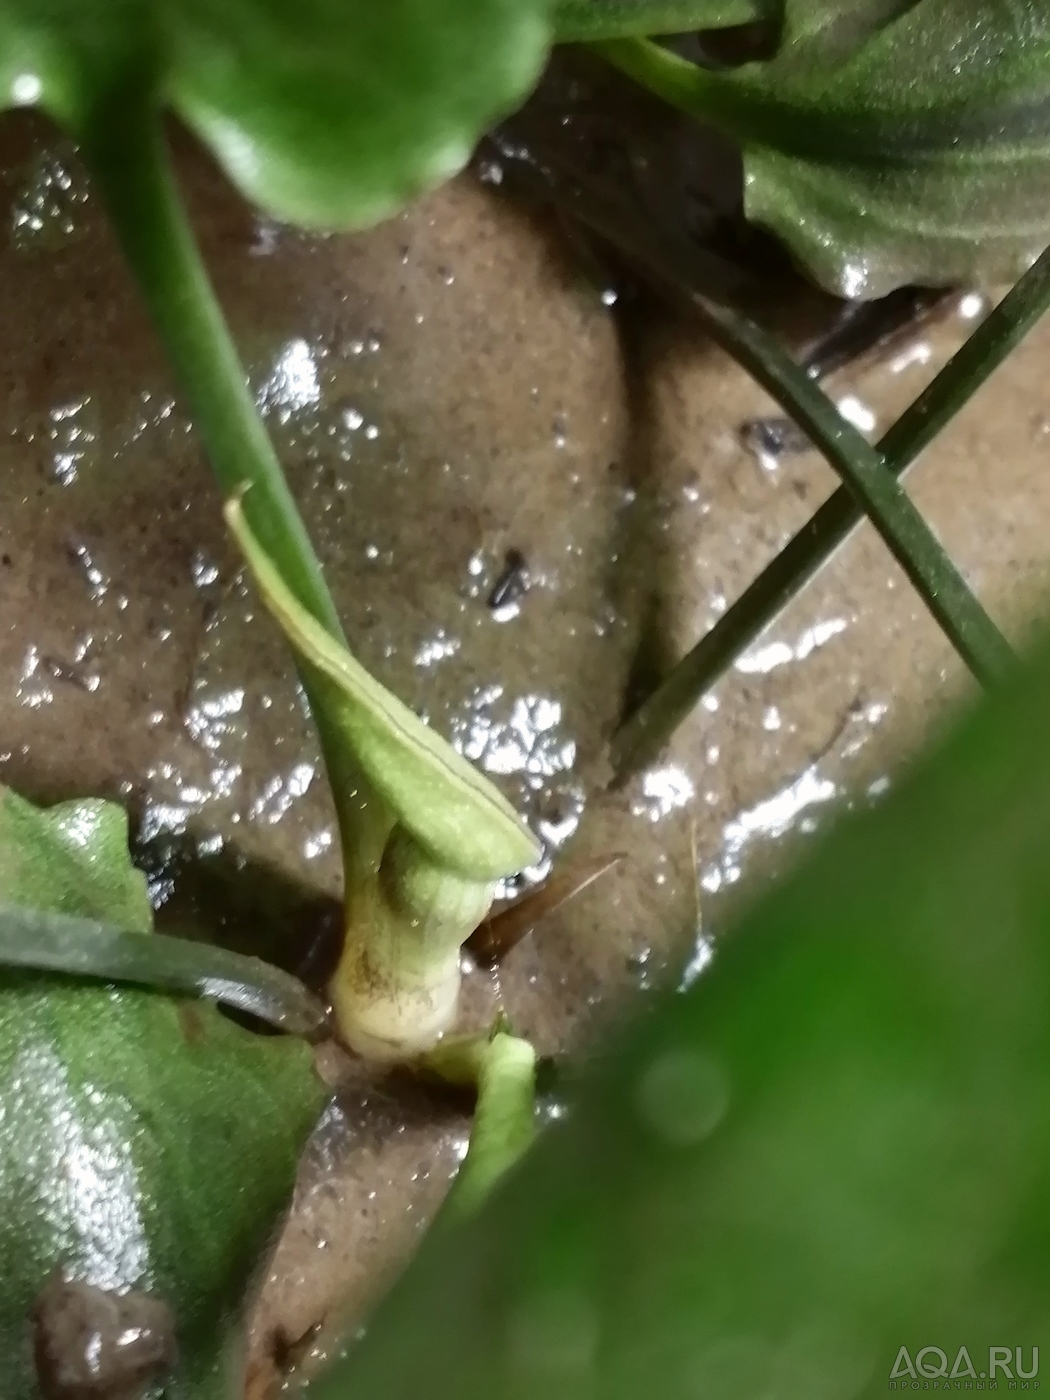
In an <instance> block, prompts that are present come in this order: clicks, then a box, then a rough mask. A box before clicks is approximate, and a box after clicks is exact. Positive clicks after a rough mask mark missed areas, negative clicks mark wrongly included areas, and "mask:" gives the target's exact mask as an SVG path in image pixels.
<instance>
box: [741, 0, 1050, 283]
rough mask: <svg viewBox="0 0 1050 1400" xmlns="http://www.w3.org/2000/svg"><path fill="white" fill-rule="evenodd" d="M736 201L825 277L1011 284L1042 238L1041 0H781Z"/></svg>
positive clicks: (1045, 69) (1045, 38)
mask: <svg viewBox="0 0 1050 1400" xmlns="http://www.w3.org/2000/svg"><path fill="white" fill-rule="evenodd" d="M736 81H737V82H738V84H739V85H740V87H741V88H742V90H743V91H744V92H745V93H746V94H747V95H748V96H749V97H753V98H755V99H756V100H757V102H758V107H757V108H756V116H757V121H756V124H755V125H754V126H753V127H752V129H751V130H750V131H749V133H748V137H749V139H748V143H747V195H746V198H747V209H748V213H749V215H750V216H751V217H752V218H753V219H755V220H757V221H758V222H760V223H764V224H766V225H767V226H769V227H770V228H772V229H774V230H775V231H776V232H777V233H778V234H780V235H781V236H782V237H783V238H785V239H786V241H787V242H788V243H789V244H791V246H792V247H793V248H794V249H795V251H796V252H797V253H798V254H799V256H800V258H801V259H802V260H803V261H804V262H805V263H806V265H807V266H808V267H809V268H810V269H811V270H812V271H813V273H814V274H815V276H816V277H817V279H818V280H819V281H821V282H822V283H823V284H824V285H826V286H828V287H830V288H831V289H832V290H834V291H837V292H839V293H840V294H842V295H846V296H852V297H876V296H881V295H883V294H884V293H886V292H888V291H890V290H892V289H893V288H894V287H897V286H900V285H902V284H905V283H909V282H911V283H918V284H932V285H938V286H940V285H952V284H966V283H972V282H975V281H977V282H981V281H988V280H1003V281H1012V280H1014V279H1015V278H1016V277H1018V276H1019V275H1020V274H1021V273H1022V272H1023V271H1024V270H1025V268H1026V267H1027V266H1028V265H1029V264H1030V263H1031V262H1032V260H1033V259H1034V258H1035V257H1036V256H1037V255H1038V254H1039V253H1040V252H1041V251H1042V250H1043V248H1044V247H1045V245H1046V244H1047V242H1048V241H1050V11H1048V10H1047V8H1046V6H1044V5H1002V4H998V3H995V0H905V2H903V3H902V0H866V3H862V4H860V5H857V4H856V3H853V0H788V4H787V6H786V32H785V37H784V43H783V47H782V50H781V52H780V54H779V55H778V56H777V58H776V59H774V60H773V61H772V62H771V63H769V64H765V65H763V66H761V67H758V66H753V67H751V68H750V69H749V70H748V71H747V72H741V74H739V75H738V77H737V79H736Z"/></svg>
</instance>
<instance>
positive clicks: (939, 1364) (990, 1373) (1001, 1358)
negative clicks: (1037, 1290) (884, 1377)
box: [890, 1347, 1039, 1391]
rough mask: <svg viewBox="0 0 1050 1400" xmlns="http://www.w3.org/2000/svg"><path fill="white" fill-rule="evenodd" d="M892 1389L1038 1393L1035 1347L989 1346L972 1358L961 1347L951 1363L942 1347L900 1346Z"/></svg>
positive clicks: (1037, 1358)
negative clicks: (912, 1350)
mask: <svg viewBox="0 0 1050 1400" xmlns="http://www.w3.org/2000/svg"><path fill="white" fill-rule="evenodd" d="M890 1389H891V1390H941V1391H944V1390H1038V1389H1039V1348H1038V1347H989V1348H988V1355H987V1358H986V1357H985V1355H984V1353H983V1352H975V1353H974V1355H973V1356H972V1357H971V1355H970V1353H969V1351H968V1350H967V1349H966V1347H960V1348H959V1350H958V1352H957V1353H956V1355H955V1359H954V1361H953V1360H952V1359H951V1357H950V1355H949V1353H948V1352H946V1351H945V1350H944V1348H943V1347H920V1348H919V1350H918V1351H916V1352H915V1354H914V1356H913V1355H912V1353H911V1352H910V1351H909V1350H908V1348H907V1347H901V1349H900V1351H899V1352H898V1353H897V1359H896V1361H895V1362H894V1363H893V1370H892V1371H891V1372H890Z"/></svg>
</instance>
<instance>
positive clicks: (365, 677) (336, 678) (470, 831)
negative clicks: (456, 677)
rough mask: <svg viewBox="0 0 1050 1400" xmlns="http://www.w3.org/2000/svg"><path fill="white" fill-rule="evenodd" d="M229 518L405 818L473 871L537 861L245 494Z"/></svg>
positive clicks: (341, 719) (356, 749) (370, 770)
mask: <svg viewBox="0 0 1050 1400" xmlns="http://www.w3.org/2000/svg"><path fill="white" fill-rule="evenodd" d="M226 520H227V523H228V524H229V527H230V530H231V531H232V533H233V535H234V538H235V539H236V540H237V543H238V545H239V546H240V549H241V553H242V554H243V555H244V558H245V560H246V562H247V564H248V567H249V569H250V570H251V573H252V577H253V579H254V580H255V583H256V586H257V587H258V589H259V592H260V593H261V594H262V597H263V601H264V602H265V603H266V606H267V608H268V609H269V610H270V612H271V613H272V614H273V616H274V617H275V618H276V620H277V622H278V624H279V625H280V628H281V631H282V632H283V633H284V635H285V638H286V639H287V641H288V643H289V645H290V646H291V648H292V650H293V651H294V652H295V655H296V657H297V658H298V659H299V661H300V663H301V664H302V665H303V667H304V669H305V670H306V671H307V672H308V673H309V675H310V676H311V678H312V680H313V685H314V688H315V690H316V691H317V693H318V695H320V696H322V697H323V698H324V702H325V711H326V713H327V714H328V715H330V716H331V718H332V722H333V723H334V724H335V726H337V727H338V729H339V730H340V732H341V733H342V735H343V736H344V739H345V742H346V746H347V748H348V750H349V751H350V752H351V753H352V754H353V756H354V759H355V761H356V762H357V764H358V765H359V766H360V767H361V769H362V770H363V771H364V773H365V774H366V775H367V777H368V780H369V782H370V783H371V784H372V786H373V787H374V789H375V790H376V792H377V793H379V795H380V796H381V797H382V798H383V799H384V801H385V802H386V803H387V805H388V806H389V808H390V811H391V813H392V814H393V816H394V818H395V819H396V821H397V822H398V824H399V825H400V826H403V827H404V828H405V830H406V831H408V832H409V833H410V834H411V835H412V836H413V837H414V838H415V840H416V841H417V842H418V843H419V845H420V846H421V847H422V848H423V849H424V850H425V851H426V852H428V853H429V855H430V856H431V857H432V858H433V861H434V863H435V864H436V865H440V866H441V867H442V868H443V869H447V870H450V871H453V872H455V873H456V874H458V875H463V876H466V877H468V878H470V879H475V880H481V881H491V880H498V879H501V878H502V877H503V876H505V875H513V874H515V873H516V872H517V871H519V870H522V869H524V867H525V866H527V865H529V864H530V863H531V862H532V861H534V860H536V858H537V857H538V855H539V846H538V844H537V842H536V839H535V837H534V836H533V835H532V833H531V832H530V831H529V829H528V827H526V826H525V824H524V822H523V821H522V820H521V818H520V817H519V816H518V814H517V813H516V812H515V810H514V808H513V807H512V806H511V805H510V803H509V802H508V801H507V800H506V798H505V797H504V796H503V794H502V793H501V792H500V791H499V790H498V789H497V788H495V787H494V786H493V785H492V784H491V783H490V782H489V781H488V780H487V779H486V778H483V777H482V776H481V774H480V773H479V772H478V771H477V769H476V768H475V767H474V766H473V765H472V764H471V763H468V761H467V760H466V759H465V758H464V757H463V756H462V755H461V754H458V753H457V752H456V750H455V749H454V748H453V747H452V745H451V744H449V743H448V742H447V741H446V740H444V739H442V738H441V736H440V735H439V734H436V733H435V732H434V730H432V729H431V728H430V727H429V726H428V725H426V724H424V723H423V721H422V720H421V719H420V718H419V717H418V715H415V714H413V712H412V711H411V710H410V709H409V708H408V706H407V705H405V704H403V703H402V702H401V701H400V700H398V698H397V697H396V696H395V695H391V693H390V692H389V691H388V690H386V689H385V688H384V687H383V686H381V685H380V684H379V682H378V681H376V680H374V679H373V678H372V677H371V676H370V675H369V674H368V672H367V671H366V670H365V668H364V667H363V666H362V665H361V663H360V662H359V661H357V660H356V659H355V658H354V657H353V656H352V655H351V654H350V652H349V651H348V650H347V649H346V647H343V646H340V645H339V644H338V643H337V642H335V641H334V640H333V639H332V638H331V637H330V636H329V635H328V633H327V632H326V631H325V630H324V628H323V627H321V626H320V625H319V624H318V623H317V622H316V621H315V619H314V618H312V617H311V616H310V614H309V613H308V612H307V611H306V610H305V608H303V607H301V606H300V604H299V603H298V602H297V601H296V599H295V598H294V596H293V595H292V593H291V591H290V589H288V588H287V587H286V585H285V584H284V582H283V580H282V579H281V577H280V575H279V574H278V572H277V570H276V569H275V568H274V566H273V564H272V563H271V562H270V560H269V559H268V558H267V557H266V555H265V554H264V553H263V551H262V550H261V549H260V548H259V545H258V544H257V543H256V540H255V538H254V536H253V535H252V533H251V531H250V530H249V529H248V526H247V524H246V522H245V519H244V512H243V510H242V508H241V503H240V500H239V499H237V498H234V499H233V500H231V501H229V502H228V503H227V505H226Z"/></svg>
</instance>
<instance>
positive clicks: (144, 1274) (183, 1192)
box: [0, 790, 322, 1400]
mask: <svg viewBox="0 0 1050 1400" xmlns="http://www.w3.org/2000/svg"><path fill="white" fill-rule="evenodd" d="M126 835H127V833H126V824H125V818H124V814H123V812H122V811H121V810H120V809H119V808H117V807H115V806H113V805H111V804H108V803H103V802H97V801H84V802H68V803H63V804H61V805H60V806H58V807H53V808H51V809H50V810H49V811H43V812H42V811H39V810H38V809H36V808H34V807H32V806H30V804H29V803H27V802H25V801H23V800H22V799H21V798H19V797H17V796H16V795H15V794H14V793H12V792H10V791H8V790H2V791H0V900H3V901H5V902H8V901H9V902H12V903H14V902H17V903H19V904H21V905H29V906H35V907H36V908H38V909H42V910H53V911H61V912H63V913H66V914H73V915H85V916H89V917H100V918H104V919H120V920H121V921H122V922H124V923H125V924H127V925H128V926H129V927H131V928H135V929H138V930H140V934H141V936H142V937H143V938H147V937H149V936H150V935H149V932H148V930H149V928H150V924H151V915H150V907H149V901H148V899H147V897H146V889H145V883H144V880H143V878H142V876H141V874H140V873H139V872H138V871H136V870H135V869H134V868H133V867H132V865H131V862H130V860H129V858H128V853H127V841H126ZM321 1102H322V1089H321V1085H320V1082H319V1080H318V1079H317V1077H316V1074H315V1072H314V1070H313V1065H312V1058H311V1054H310V1051H309V1049H308V1047H306V1046H305V1045H303V1044H302V1043H300V1042H297V1041H293V1040H289V1039H286V1038H283V1037H264V1036H258V1035H253V1034H251V1033H249V1032H248V1031H245V1030H242V1029H241V1028H240V1027H238V1026H235V1025H234V1024H233V1023H232V1022H230V1021H229V1020H227V1019H226V1018H225V1017H223V1016H221V1015H220V1014H219V1013H218V1011H217V1010H216V1009H215V1008H214V1007H213V1006H210V1005H207V1004H200V1003H195V1002H184V1001H178V1000H176V999H174V998H171V997H167V996H163V995H159V994H156V993H152V992H140V991H117V990H115V989H114V988H111V987H99V986H91V985H88V984H86V983H84V982H82V981H79V980H67V979H59V978H53V977H48V976H42V975H37V974H30V973H22V972H10V971H3V972H0V1113H2V1116H3V1132H2V1134H0V1199H2V1200H3V1202H4V1206H3V1210H2V1212H0V1270H2V1272H3V1276H4V1288H3V1291H2V1296H0V1351H2V1354H3V1356H4V1400H36V1397H37V1389H36V1383H35V1379H34V1372H33V1362H32V1353H31V1334H30V1330H29V1326H28V1317H29V1314H30V1311H31V1309H32V1307H33V1305H34V1302H35V1300H36V1299H37V1298H38V1296H39V1295H40V1293H41V1290H42V1289H43V1287H44V1286H45V1283H46V1282H47V1280H48V1278H49V1276H50V1275H51V1274H52V1271H53V1270H55V1269H56V1268H61V1269H63V1270H65V1271H66V1272H67V1273H68V1274H70V1275H71V1276H73V1277H75V1278H76V1279H78V1280H82V1281H84V1282H86V1283H89V1284H92V1285H94V1286H96V1287H98V1288H101V1289H104V1290H107V1291H124V1290H127V1289H135V1290H139V1291H149V1292H152V1293H153V1294H154V1295H155V1296H156V1297H158V1298H161V1299H163V1300H164V1301H165V1302H166V1303H167V1304H168V1305H169V1306H170V1308H171V1309H172V1311H173V1313H174V1316H175V1319H176V1324H177V1330H178V1344H179V1354H180V1361H179V1364H178V1369H177V1371H176V1373H175V1375H174V1376H173V1378H172V1380H171V1382H170V1384H169V1385H168V1387H167V1388H166V1390H165V1392H164V1394H165V1397H166V1400H212V1397H216V1400H217V1397H219V1396H220V1395H222V1394H223V1393H224V1389H225V1383H224V1380H223V1365H224V1363H223V1352H224V1348H225V1346H226V1344H227V1339H228V1333H229V1326H230V1322H231V1318H232V1317H233V1315H234V1313H235V1310H236V1309H237V1307H238V1305H239V1303H240V1301H241V1299H242V1296H243V1294H244V1290H245V1288H246V1286H247V1283H248V1281H249V1279H250V1276H251V1273H252V1270H253V1269H254V1267H255V1266H256V1264H257V1261H258V1259H259V1255H260V1252H261V1251H262V1249H263V1248H264V1247H265V1245H266V1243H267V1241H268V1239H269V1237H270V1235H271V1233H272V1231H273V1229H274V1226H275V1224H276V1222H277V1219H278V1217H279V1215H280V1212H281V1211H282V1209H283V1208H284V1207H285V1205H286V1203H287V1201H288V1199H289V1196H290V1192H291V1186H292V1181H293V1179H294V1173H295V1168H296V1163H297V1159H298V1155H299V1151H300V1149H301V1147H302V1144H303V1142H304V1140H305V1137H306V1135H307V1133H308V1132H309V1130H310V1128H311V1127H312V1125H313V1123H314V1122H315V1120H316V1118H317V1115H318V1113H319V1110H320V1106H321Z"/></svg>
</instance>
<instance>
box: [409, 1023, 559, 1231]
mask: <svg viewBox="0 0 1050 1400" xmlns="http://www.w3.org/2000/svg"><path fill="white" fill-rule="evenodd" d="M421 1067H422V1068H423V1069H425V1070H428V1071H429V1072H430V1073H431V1074H435V1075H437V1076H438V1078H440V1079H443V1080H444V1081H445V1082H446V1083H448V1084H456V1085H461V1086H463V1087H465V1088H472V1089H476V1090H477V1096H478V1098H477V1104H476V1106H475V1109H474V1121H473V1123H472V1124H471V1128H470V1143H469V1145H468V1147H467V1155H466V1157H465V1158H464V1159H463V1164H462V1166H461V1167H460V1169H459V1172H458V1173H457V1175H456V1180H455V1182H454V1184H453V1187H452V1192H451V1194H450V1196H449V1198H448V1200H447V1202H446V1206H445V1214H444V1219H445V1220H459V1219H462V1218H463V1217H464V1216H468V1215H472V1214H473V1213H474V1212H475V1211H476V1210H478V1209H479V1208H480V1206H481V1205H482V1203H483V1202H484V1201H485V1200H487V1199H488V1197H489V1195H490V1193H491V1192H492V1190H493V1188H494V1187H495V1185H496V1183H497V1182H498V1181H500V1180H501V1179H502V1178H503V1177H504V1176H505V1175H506V1173H507V1172H508V1171H510V1169H511V1167H513V1166H514V1165H515V1164H516V1163H517V1162H518V1161H519V1160H520V1158H521V1157H522V1156H524V1154H525V1152H526V1151H527V1150H528V1148H529V1147H531V1146H532V1143H533V1140H534V1139H535V1137H536V1051H535V1050H534V1049H533V1048H532V1046H531V1045H530V1044H529V1042H528V1041H527V1040H525V1039H524V1038H523V1037H522V1036H518V1035H514V1034H513V1033H512V1032H511V1031H509V1030H507V1029H505V1027H504V1026H502V1025H497V1026H496V1027H495V1029H494V1030H493V1031H492V1033H491V1035H477V1036H466V1037H462V1038H458V1039H450V1040H444V1041H442V1042H441V1044H440V1045H437V1046H435V1048H434V1049H433V1050H432V1051H431V1052H430V1054H429V1055H426V1056H425V1057H424V1059H423V1061H422V1066H421Z"/></svg>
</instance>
